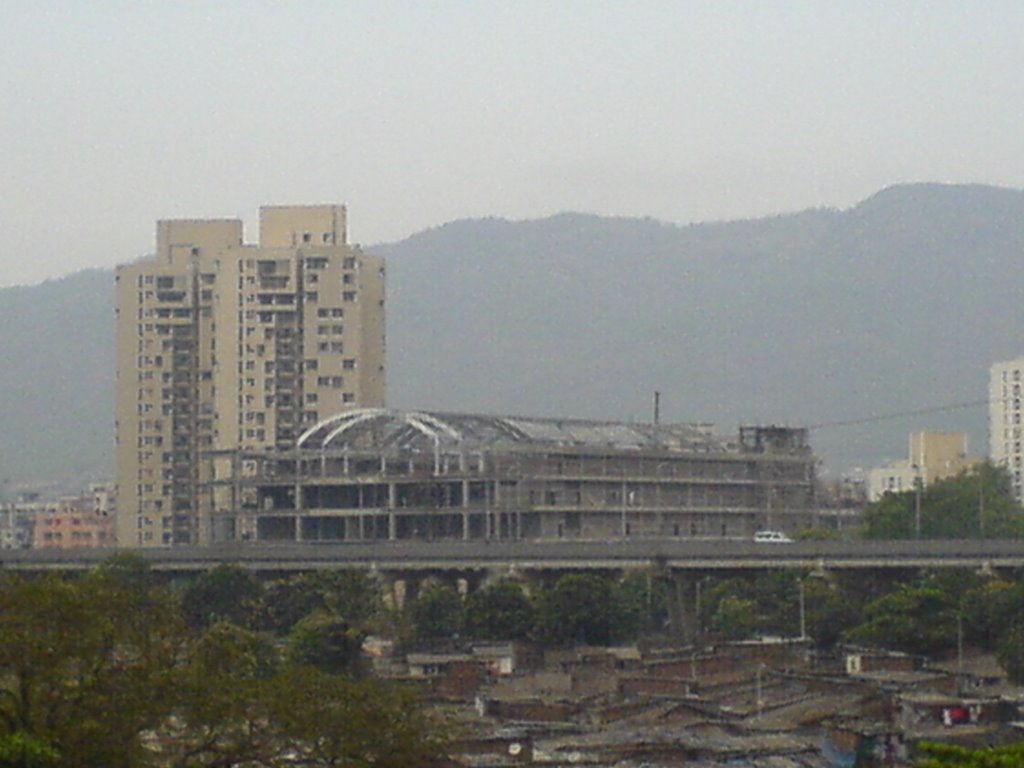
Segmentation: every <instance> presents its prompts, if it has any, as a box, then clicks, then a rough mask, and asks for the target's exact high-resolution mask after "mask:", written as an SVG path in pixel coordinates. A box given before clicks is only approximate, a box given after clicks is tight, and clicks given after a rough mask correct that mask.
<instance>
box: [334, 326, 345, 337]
mask: <svg viewBox="0 0 1024 768" xmlns="http://www.w3.org/2000/svg"><path fill="white" fill-rule="evenodd" d="M331 333H333V334H334V335H335V336H340V335H341V334H343V333H345V326H344V325H332V326H331Z"/></svg>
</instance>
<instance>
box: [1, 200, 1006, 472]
mask: <svg viewBox="0 0 1024 768" xmlns="http://www.w3.org/2000/svg"><path fill="white" fill-rule="evenodd" d="M366 250H367V251H370V252H374V253H379V254H382V255H384V256H386V257H387V260H388V318H387V322H388V365H389V401H390V404H391V405H393V406H395V407H400V408H420V409H429V410H449V411H470V412H477V411H478V412H487V413H495V414H524V415H538V416H541V415H544V416H565V417H581V418H595V419H614V420H635V421H649V420H650V419H651V418H652V400H653V394H654V392H655V391H658V392H660V393H661V418H662V419H663V420H665V421H699V422H713V423H715V424H716V425H717V427H718V429H719V430H720V431H722V432H733V431H735V429H736V427H737V426H738V425H740V424H768V423H774V424H793V425H807V426H811V427H813V429H812V431H811V441H812V445H813V447H814V449H815V451H816V453H817V454H818V456H819V457H820V458H821V459H822V460H823V462H824V464H825V467H826V468H827V469H828V470H829V471H841V470H846V469H849V468H851V467H853V466H870V465H873V464H877V463H880V462H882V461H884V460H887V459H892V458H900V457H903V456H905V455H906V443H907V434H908V433H909V432H911V431H915V430H921V429H936V430H957V431H966V432H967V433H968V435H969V440H970V447H971V452H972V453H974V454H977V455H983V454H984V453H986V451H987V438H986V423H987V410H986V408H985V406H984V402H983V401H984V399H985V398H986V396H987V380H988V368H989V366H990V365H991V364H992V363H993V362H996V361H998V360H1004V359H1010V358H1013V357H1017V356H1020V355H1024V301H1022V291H1021V287H1020V277H1019V275H1020V269H1021V261H1022V257H1024V191H1021V190H1012V189H1003V188H996V187H988V186H980V185H940V184H909V185H899V186H894V187H890V188H887V189H884V190H882V191H880V192H878V193H877V194H875V195H873V196H872V197H870V198H868V199H866V200H864V201H863V202H861V203H860V204H858V205H856V206H854V207H852V208H849V209H846V210H833V209H812V210H807V211H803V212H800V213H795V214H791V215H783V216H775V217H771V218H762V219H753V220H744V221H731V222H716V223H705V224H694V225H687V226H679V225H674V224H667V223H664V222H660V221H656V220H653V219H649V218H645V219H634V218H606V217H598V216H591V215H584V214H576V213H565V214H558V215H555V216H551V217H549V218H544V219H537V220H527V221H507V220H504V219H497V218H491V219H474V220H460V221H455V222H452V223H450V224H445V225H443V226H439V227H436V228H433V229H429V230H426V231H423V232H420V233H418V234H415V235H413V236H411V237H409V238H407V239H406V240H403V241H401V242H397V243H390V244H383V245H377V246H371V247H367V248H366ZM129 256H130V255H129V254H126V259H127V257H129ZM113 343H114V334H113V272H112V270H90V271H85V272H79V273H76V274H74V275H70V276H68V277H65V278H62V279H59V280H51V281H47V282H44V283H41V284H39V285H35V286H29V287H16V288H5V289H0V360H2V361H3V365H2V368H0V434H3V436H4V437H3V440H2V442H0V480H2V481H5V482H9V483H10V484H11V485H12V487H14V486H17V485H18V484H22V483H25V482H40V481H44V480H56V479H59V480H62V481H64V482H66V483H81V482H84V481H85V480H87V479H90V478H97V477H104V476H107V477H109V476H110V475H111V474H112V454H113V451H112V435H113V423H112V422H113V416H112V412H113V407H112V404H113V387H114V370H113V360H114V353H113Z"/></svg>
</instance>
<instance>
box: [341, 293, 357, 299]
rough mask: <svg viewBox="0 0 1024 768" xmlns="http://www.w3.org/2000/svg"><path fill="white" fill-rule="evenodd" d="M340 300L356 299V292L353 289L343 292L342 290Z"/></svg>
mask: <svg viewBox="0 0 1024 768" xmlns="http://www.w3.org/2000/svg"><path fill="white" fill-rule="evenodd" d="M341 300H342V301H355V300H356V292H355V291H344V292H342V294H341Z"/></svg>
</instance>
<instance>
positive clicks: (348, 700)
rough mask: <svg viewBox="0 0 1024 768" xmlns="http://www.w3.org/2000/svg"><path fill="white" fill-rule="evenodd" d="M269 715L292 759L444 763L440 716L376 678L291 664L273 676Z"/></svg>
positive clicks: (372, 767)
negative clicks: (350, 676)
mask: <svg viewBox="0 0 1024 768" xmlns="http://www.w3.org/2000/svg"><path fill="white" fill-rule="evenodd" d="M269 718H270V720H271V721H272V722H274V723H276V724H278V727H279V728H280V729H281V731H282V734H283V736H284V738H282V741H284V742H285V743H287V744H288V747H289V750H288V753H287V754H288V755H289V761H290V762H289V764H292V765H308V766H313V768H318V767H320V766H323V767H324V768H326V767H327V766H346V767H348V768H421V767H422V768H430V767H431V766H442V765H444V766H447V765H450V761H447V760H446V759H445V749H446V746H447V735H446V729H445V728H444V726H443V724H441V723H439V722H438V721H436V720H435V719H433V718H432V717H431V716H430V714H429V713H427V712H426V711H425V710H424V709H423V708H422V707H421V706H420V705H419V703H418V702H417V701H416V699H415V698H414V695H413V693H412V691H411V690H409V689H404V688H400V687H397V686H393V685H387V684H384V683H382V682H380V681H369V680H363V681H353V680H349V679H346V678H344V677H338V676H336V675H327V674H324V673H322V672H320V671H319V670H316V669H314V668H311V667H297V668H293V669H290V670H288V673H287V674H286V675H282V676H281V677H280V678H278V679H277V680H276V681H275V696H274V699H273V702H272V706H271V709H270V714H269Z"/></svg>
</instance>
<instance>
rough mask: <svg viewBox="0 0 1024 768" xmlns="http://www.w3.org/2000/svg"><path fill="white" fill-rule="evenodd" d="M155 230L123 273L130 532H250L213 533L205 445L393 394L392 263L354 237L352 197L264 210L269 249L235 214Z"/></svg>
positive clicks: (135, 541)
mask: <svg viewBox="0 0 1024 768" xmlns="http://www.w3.org/2000/svg"><path fill="white" fill-rule="evenodd" d="M156 240H157V251H156V255H155V256H154V257H153V258H150V259H146V260H142V261H139V262H135V263H132V264H127V265H123V266H121V267H119V268H118V271H117V277H116V281H117V371H118V372H117V430H116V431H117V449H116V455H117V481H118V499H119V502H118V505H119V515H118V525H117V540H118V544H119V545H120V546H124V547H150V546H171V545H176V544H179V545H184V544H204V543H208V542H210V541H213V540H224V539H229V540H230V539H234V538H241V537H246V536H247V535H249V534H250V532H246V531H240V530H221V531H215V530H213V525H214V521H213V519H212V518H211V517H210V514H209V513H210V510H211V502H210V500H209V499H201V498H200V488H201V487H203V484H204V483H207V482H208V481H209V479H210V478H209V476H208V475H207V476H204V474H203V473H204V471H206V472H212V471H214V469H215V467H214V466H213V465H211V464H209V463H204V462H202V461H201V460H200V457H201V456H202V455H203V454H205V453H207V452H211V451H215V452H237V451H240V450H241V451H262V450H273V449H275V448H281V447H291V446H293V445H294V443H295V440H296V438H297V437H298V436H299V435H300V434H301V433H302V431H303V430H304V429H306V428H307V427H309V426H311V425H313V424H316V423H317V422H318V421H320V420H321V419H322V418H324V417H325V416H327V415H330V414H334V413H338V412H339V411H343V410H345V409H348V408H355V407H371V406H373V407H376V406H383V405H384V400H385V389H386V372H385V365H384V363H385V359H384V348H385V338H384V334H385V327H384V284H385V273H384V263H383V260H382V259H380V258H376V257H373V256H369V255H367V254H364V253H362V252H361V251H360V250H359V248H358V247H352V246H349V245H348V243H347V234H346V210H345V208H344V206H340V205H321V206H299V207H267V208H262V209H261V210H260V242H259V243H258V244H256V245H252V244H246V243H244V242H243V236H242V222H241V221H239V220H237V219H223V220H220V219H215V220H174V221H160V222H158V223H157V234H156ZM231 519H232V521H233V520H234V518H231ZM225 520H226V519H225ZM221 522H225V521H224V520H222V521H221Z"/></svg>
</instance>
